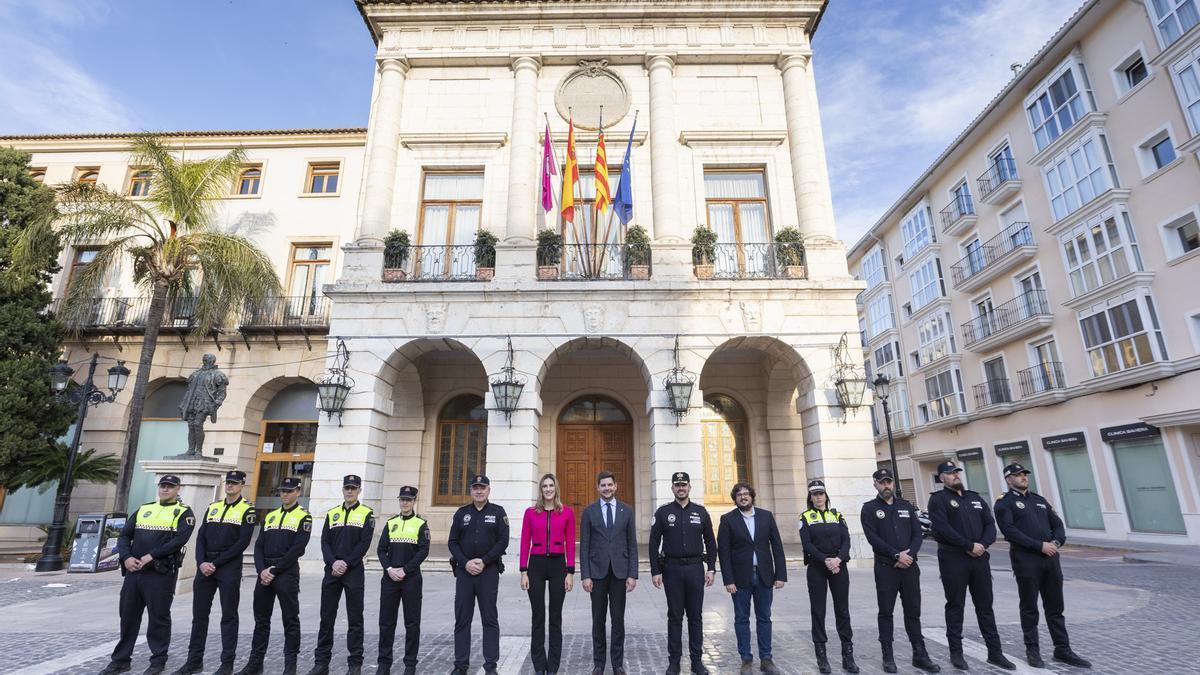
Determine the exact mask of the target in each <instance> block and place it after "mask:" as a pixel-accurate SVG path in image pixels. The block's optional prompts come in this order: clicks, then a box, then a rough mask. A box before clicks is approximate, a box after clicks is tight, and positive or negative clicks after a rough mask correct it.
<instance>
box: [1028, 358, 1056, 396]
mask: <svg viewBox="0 0 1200 675" xmlns="http://www.w3.org/2000/svg"><path fill="white" fill-rule="evenodd" d="M1017 381H1018V382H1019V383H1020V384H1021V397H1022V398H1024V397H1027V396H1034V395H1036V394H1043V393H1045V392H1048V391H1054V390H1055V389H1066V388H1067V378H1065V377H1063V371H1062V364H1061V363H1059V362H1058V361H1049V362H1046V363H1039V364H1038V365H1036V366H1034V367H1032V368H1026V369H1025V370H1018V371H1017Z"/></svg>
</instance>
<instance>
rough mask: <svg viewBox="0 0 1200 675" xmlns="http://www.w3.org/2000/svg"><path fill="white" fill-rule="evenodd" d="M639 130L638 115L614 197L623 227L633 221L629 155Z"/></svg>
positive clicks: (631, 131) (614, 206) (614, 209)
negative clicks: (634, 132)
mask: <svg viewBox="0 0 1200 675" xmlns="http://www.w3.org/2000/svg"><path fill="white" fill-rule="evenodd" d="M634 129H637V115H636V114H635V115H634V118H633V128H632V129H630V130H629V142H628V143H626V144H625V159H623V160H621V177H620V178H619V179H617V193H616V194H615V195H613V211H614V212H616V214H617V220H620V221H621V224H622V225H628V224H629V221H630V220H633V171H632V170H630V168H629V155H630V153H631V152H632V151H633V130H634Z"/></svg>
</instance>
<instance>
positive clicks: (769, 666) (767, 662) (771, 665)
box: [758, 659, 783, 675]
mask: <svg viewBox="0 0 1200 675" xmlns="http://www.w3.org/2000/svg"><path fill="white" fill-rule="evenodd" d="M758 669H759V670H761V671H763V672H764V673H766V674H767V675H783V671H782V670H780V669H779V666H777V665H775V662H774V661H772V660H771V659H763V660H762V661H761V662H760V663H759V664H758Z"/></svg>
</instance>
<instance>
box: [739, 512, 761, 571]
mask: <svg viewBox="0 0 1200 675" xmlns="http://www.w3.org/2000/svg"><path fill="white" fill-rule="evenodd" d="M738 511H740V512H741V514H742V520H744V521H746V529H747V530H750V541H751V543H753V542H754V507H753V506H751V507H750V512H749V513H746V512H745V511H742V510H741V509H738ZM754 565H755V566H757V565H758V553H757V552H755V553H754Z"/></svg>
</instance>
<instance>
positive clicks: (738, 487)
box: [729, 483, 758, 502]
mask: <svg viewBox="0 0 1200 675" xmlns="http://www.w3.org/2000/svg"><path fill="white" fill-rule="evenodd" d="M742 490H749V491H750V501H751V502H753V501H754V499H755V498H756V497H758V493H757V492H755V491H754V486H752V485H750V484H749V483H734V484H733V489H732V490H730V491H729V498H730V499H732V500H733V501H734V502H737V493H739V492H741V491H742Z"/></svg>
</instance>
